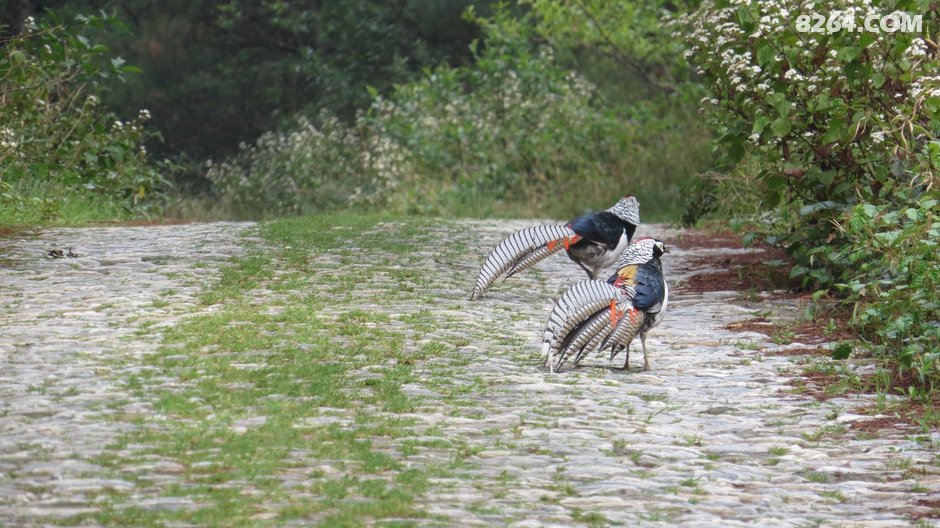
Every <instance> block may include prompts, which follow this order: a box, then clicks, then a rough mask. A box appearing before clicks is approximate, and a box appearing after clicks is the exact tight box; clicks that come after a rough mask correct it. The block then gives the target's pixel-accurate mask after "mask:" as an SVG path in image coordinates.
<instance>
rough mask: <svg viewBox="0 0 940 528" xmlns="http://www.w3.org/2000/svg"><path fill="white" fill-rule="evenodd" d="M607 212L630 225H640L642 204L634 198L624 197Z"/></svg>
mask: <svg viewBox="0 0 940 528" xmlns="http://www.w3.org/2000/svg"><path fill="white" fill-rule="evenodd" d="M607 211H608V212H611V213H614V214H615V215H617V218H620V219H621V220H623V221H624V222H626V223H628V224H633V225H634V226H638V225H640V202H639V201H638V200H637V199H636V198H635V197H633V196H624V197H623V198H621V199H620V201H618V202H617V203H615V204H614V206H613V207H611V208H610V209H608V210H607Z"/></svg>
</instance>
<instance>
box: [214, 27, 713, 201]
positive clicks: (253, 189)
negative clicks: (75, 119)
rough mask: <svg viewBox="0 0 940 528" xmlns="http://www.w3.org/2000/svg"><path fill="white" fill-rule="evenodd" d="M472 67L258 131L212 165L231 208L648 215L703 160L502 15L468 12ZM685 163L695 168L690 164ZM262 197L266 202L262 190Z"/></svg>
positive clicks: (688, 133)
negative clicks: (477, 40)
mask: <svg viewBox="0 0 940 528" xmlns="http://www.w3.org/2000/svg"><path fill="white" fill-rule="evenodd" d="M477 21H478V22H479V23H480V24H481V25H482V27H483V31H484V33H485V35H486V42H485V45H483V46H480V48H481V49H480V48H475V49H474V58H475V62H474V64H473V65H472V66H468V67H461V68H454V67H447V66H443V67H438V68H435V69H432V70H428V71H427V74H426V76H425V77H424V78H423V79H421V80H420V81H417V82H412V83H408V84H404V85H400V86H398V87H397V88H396V90H395V91H394V93H393V94H392V95H391V96H390V97H388V98H383V97H380V96H378V95H377V94H375V93H374V94H373V95H374V97H375V99H374V102H373V104H372V106H371V108H370V109H369V111H368V112H366V113H363V114H361V115H360V116H359V118H358V119H357V121H356V124H355V125H354V126H353V127H350V128H344V127H343V125H342V124H341V123H339V122H338V121H336V120H335V119H332V118H329V117H324V116H321V118H320V119H319V122H318V124H317V126H313V125H311V124H310V123H309V122H307V121H305V120H300V121H299V124H298V126H296V127H295V128H294V129H293V130H290V131H287V132H283V133H271V134H265V135H264V136H263V137H262V138H261V139H260V140H259V141H258V142H257V143H256V144H255V145H253V146H250V147H247V146H246V147H245V148H243V149H242V152H241V153H240V154H239V156H237V157H236V158H234V159H233V160H230V161H228V162H225V163H222V164H217V165H214V166H213V167H211V168H210V170H209V171H208V176H209V178H210V179H211V180H213V181H214V182H215V184H216V186H217V188H218V189H219V190H220V191H221V194H222V195H223V196H224V197H225V198H226V199H228V200H231V201H232V202H233V204H234V206H235V208H237V209H258V208H261V209H263V210H267V211H269V212H271V213H283V212H298V211H312V210H322V209H323V208H330V207H335V206H340V205H343V201H344V196H345V197H346V198H347V200H348V202H349V203H351V204H353V205H359V206H368V207H382V208H386V209H391V210H393V211H396V212H406V213H419V214H450V215H469V216H482V215H499V216H507V215H513V214H516V215H519V214H522V215H540V216H550V215H554V216H567V215H571V214H574V213H580V212H582V211H583V210H584V209H585V208H589V207H593V208H599V207H607V206H609V203H610V202H611V201H612V200H613V199H615V198H616V197H618V196H620V195H622V194H624V193H633V194H636V195H637V196H638V197H639V198H640V200H641V201H643V202H644V203H649V204H650V205H649V207H648V208H646V209H644V211H645V212H648V213H651V214H649V215H648V217H659V218H663V217H664V216H666V215H667V214H669V213H671V212H673V211H674V209H675V203H676V202H677V201H678V197H679V192H680V188H681V183H682V181H683V179H684V178H685V176H686V174H688V173H690V172H693V171H694V170H698V169H700V168H701V167H704V166H707V164H708V162H709V152H708V145H707V135H706V134H705V132H704V131H703V130H702V128H701V127H698V128H696V127H695V126H689V123H690V122H691V121H690V120H685V119H674V120H671V121H664V120H662V119H661V115H660V114H659V113H658V112H656V111H654V109H651V107H650V106H643V105H639V104H638V105H635V107H631V108H624V107H618V106H612V105H610V104H609V102H608V101H607V100H605V99H604V98H603V97H602V96H601V95H600V94H599V92H598V90H597V89H596V87H595V86H593V85H592V84H591V83H590V82H588V81H586V80H585V79H584V78H583V77H582V76H580V75H579V74H577V73H575V72H572V71H570V70H568V69H566V68H563V67H561V66H560V65H559V64H558V62H557V61H556V59H555V57H554V52H553V50H552V48H550V47H546V46H539V45H536V44H534V43H533V42H534V40H535V39H534V37H533V35H532V34H531V32H532V24H531V22H530V21H529V20H528V19H526V18H521V19H520V18H513V17H511V16H509V15H508V14H507V13H506V12H505V11H501V12H499V13H497V14H496V15H495V16H494V17H493V18H492V19H488V20H482V19H478V20H477ZM690 167H694V169H690ZM267 197H270V198H271V199H270V200H267Z"/></svg>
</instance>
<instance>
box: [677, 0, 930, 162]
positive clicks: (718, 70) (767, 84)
mask: <svg viewBox="0 0 940 528" xmlns="http://www.w3.org/2000/svg"><path fill="white" fill-rule="evenodd" d="M717 5H718V4H717V3H716V2H714V1H708V0H706V1H705V2H703V4H702V7H701V8H700V9H699V10H698V11H696V12H693V13H690V14H687V15H684V16H683V17H680V18H679V20H678V21H677V25H678V26H679V27H680V28H681V29H680V30H679V31H676V32H674V33H673V35H675V36H683V37H684V38H685V40H686V42H687V45H688V51H687V52H686V54H685V56H686V58H688V59H690V60H691V61H692V62H693V63H694V64H695V65H696V66H697V67H698V68H697V70H696V71H697V72H698V73H699V75H702V76H703V77H704V79H705V80H706V84H707V85H708V86H709V87H710V88H711V90H712V93H713V95H712V96H708V97H705V98H703V99H702V101H701V102H702V105H703V106H709V107H710V108H712V109H714V110H716V111H717V112H716V113H712V114H711V115H712V118H713V119H715V120H717V121H718V123H719V124H720V123H721V122H722V119H731V120H736V119H741V116H742V115H747V116H751V117H750V119H751V120H752V122H754V121H756V120H757V119H766V120H767V121H765V122H766V123H770V122H772V121H777V127H776V130H777V131H780V130H784V131H787V132H786V134H788V135H793V136H799V137H801V138H803V139H806V140H811V139H812V138H813V136H814V134H816V133H817V127H816V126H810V123H809V122H808V121H807V120H805V119H799V118H797V117H795V116H794V114H792V113H789V112H787V111H786V110H783V111H781V108H785V109H786V108H790V107H792V108H797V109H806V108H810V107H813V106H816V105H818V104H819V103H817V102H816V100H817V99H816V98H818V97H826V98H827V99H828V98H832V97H839V96H840V94H853V93H855V90H856V88H854V87H853V84H852V81H850V79H849V76H848V75H847V73H846V64H847V63H848V62H851V61H853V60H856V59H857V58H858V57H859V56H860V54H864V55H863V57H864V59H863V60H868V61H871V62H872V63H873V64H884V63H885V62H886V61H888V60H896V59H891V58H890V57H891V53H892V48H893V47H894V46H895V44H896V42H897V39H903V38H909V37H906V36H904V35H903V34H891V33H866V34H865V39H866V41H865V42H864V43H862V41H861V40H860V38H861V34H860V33H853V32H843V33H839V34H838V37H839V38H841V39H843V40H842V41H841V42H840V41H836V42H833V41H832V37H831V36H829V35H826V34H825V33H801V32H797V31H795V29H794V21H795V20H796V18H797V17H798V16H800V15H802V14H812V13H814V12H817V11H819V9H820V8H821V6H823V5H824V6H825V10H826V12H827V16H832V17H836V18H839V19H855V20H859V19H864V18H866V17H873V16H877V17H881V16H884V15H888V14H890V13H889V12H888V11H887V10H884V11H882V10H881V9H880V8H879V7H878V6H876V5H873V3H872V0H839V1H838V2H818V1H814V0H731V2H730V3H729V4H725V6H726V7H717ZM742 15H743V16H744V17H745V18H746V19H747V20H745V21H742V19H741V17H742ZM745 28H748V29H746V30H745ZM745 33H746V34H745ZM793 39H797V40H796V42H795V43H794V41H793ZM784 52H785V53H784ZM935 53H936V50H935V48H932V47H931V44H930V43H928V42H927V41H925V40H924V39H923V38H914V39H912V41H911V44H910V45H909V46H908V47H907V50H906V52H905V58H906V59H907V60H908V61H909V64H913V65H914V66H917V67H916V68H914V69H912V70H911V73H912V77H913V81H911V82H910V84H909V86H908V87H907V89H905V88H901V87H900V86H901V85H900V83H899V82H898V81H896V80H895V81H894V82H890V83H889V82H887V79H886V78H885V76H884V74H881V73H880V72H878V75H880V78H879V77H878V76H873V77H872V78H871V79H869V80H868V85H869V86H871V87H873V89H874V90H876V93H877V91H878V90H882V91H883V92H884V94H883V96H882V99H881V101H882V103H883V106H881V105H882V103H879V106H880V108H877V109H876V108H871V109H870V112H868V115H867V116H866V117H865V118H864V119H865V123H864V124H863V125H864V126H862V128H861V129H862V130H865V129H868V130H871V129H872V126H874V125H875V124H876V123H879V122H880V123H883V124H884V123H891V122H893V121H895V120H897V121H898V122H900V121H901V120H903V119H907V116H909V115H910V111H909V106H910V101H909V100H908V98H911V99H915V100H916V99H918V98H921V97H938V96H940V61H936V60H930V58H931V55H934V54H935ZM878 57H883V58H880V59H879V58H878ZM930 74H937V75H930ZM876 96H877V95H876ZM725 102H727V103H728V104H724V103H725ZM784 102H785V103H787V104H786V105H783V106H781V105H782V104H783V103H784ZM821 104H823V105H825V104H827V103H825V102H823V103H821ZM824 108H825V106H824ZM876 110H877V111H876ZM742 112H743V113H742ZM781 120H786V121H788V122H787V123H781ZM889 128H890V127H888V128H886V130H882V131H878V132H873V133H871V134H870V137H871V139H872V142H873V143H876V144H881V143H883V142H884V141H885V139H886V137H887V135H886V134H890V131H888V129H889ZM895 128H896V127H895ZM769 131H771V127H769V126H767V127H764V128H763V129H762V130H758V131H755V132H754V133H752V134H751V135H750V137H749V139H750V140H751V141H753V142H759V141H760V139H761V136H762V134H764V133H765V132H769ZM777 133H779V132H777ZM769 143H770V144H773V143H774V142H773V141H771V142H769Z"/></svg>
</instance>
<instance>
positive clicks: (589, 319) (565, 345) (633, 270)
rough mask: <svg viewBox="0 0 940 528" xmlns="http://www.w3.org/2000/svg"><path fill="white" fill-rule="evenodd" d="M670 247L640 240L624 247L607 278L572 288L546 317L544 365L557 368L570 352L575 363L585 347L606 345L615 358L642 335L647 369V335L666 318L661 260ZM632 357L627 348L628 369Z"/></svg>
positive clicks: (626, 364) (644, 239) (658, 242)
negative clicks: (615, 267)
mask: <svg viewBox="0 0 940 528" xmlns="http://www.w3.org/2000/svg"><path fill="white" fill-rule="evenodd" d="M667 252H668V249H667V248H666V246H665V244H663V243H662V242H661V241H659V240H655V239H652V238H642V239H638V240H637V241H636V243H634V244H633V245H632V246H630V247H629V248H627V250H626V251H624V253H623V256H622V257H621V259H620V262H619V263H618V267H617V272H616V273H614V274H613V275H611V276H610V278H609V279H607V280H606V281H598V280H588V281H582V282H579V283H577V284H575V285H574V286H572V287H571V288H569V289H568V291H566V292H565V293H564V294H563V295H562V296H561V298H559V299H558V302H556V303H555V307H554V308H553V309H552V313H551V315H550V316H549V318H548V324H547V325H546V328H545V337H544V339H543V341H542V355H543V358H544V362H545V363H544V364H548V366H549V368H550V369H551V371H552V372H555V371H556V370H558V369H559V368H561V366H562V365H563V364H564V363H565V361H566V360H567V359H568V358H569V357H571V356H573V357H574V359H573V361H572V363H573V364H575V365H577V363H578V361H580V360H581V357H582V356H583V355H584V354H585V353H586V352H590V351H592V350H594V349H599V350H604V349H606V348H608V347H609V348H611V355H610V359H611V360H612V359H613V358H614V357H615V356H616V355H617V354H618V353H619V352H620V351H621V350H623V349H626V348H628V347H629V345H630V343H631V342H632V341H633V339H634V338H635V337H636V336H637V334H639V336H640V342H641V343H642V344H643V369H644V370H649V368H650V364H649V355H648V354H647V351H646V334H647V333H648V332H649V331H650V330H652V329H653V328H654V327H655V326H656V325H658V324H659V323H660V321H662V319H663V316H664V314H665V313H666V305H667V303H668V299H669V288H668V287H667V286H666V281H665V279H664V278H663V268H662V263H661V262H660V260H659V257H660V256H662V255H663V254H664V253H667ZM556 355H557V356H558V358H557V361H556V360H555V356H556ZM629 361H630V356H629V351H628V352H627V361H626V362H625V364H624V368H625V369H626V368H627V367H629Z"/></svg>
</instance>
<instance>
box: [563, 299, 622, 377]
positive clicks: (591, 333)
mask: <svg viewBox="0 0 940 528" xmlns="http://www.w3.org/2000/svg"><path fill="white" fill-rule="evenodd" d="M611 330H613V328H611V326H610V308H601V310H600V311H599V312H596V313H595V314H594V315H592V316H591V318H590V319H588V320H587V322H585V323H584V324H582V325H581V326H579V327H577V328H576V329H575V331H573V332H571V333H569V334H568V337H567V338H566V339H565V343H564V344H563V346H562V349H561V354H560V355H559V357H558V361H557V362H556V363H555V369H554V370H556V371H557V370H558V369H560V368H561V366H562V365H564V364H565V361H566V360H567V359H568V358H569V357H571V356H572V355H574V360H573V361H572V363H573V364H575V365H577V364H578V361H581V356H582V355H583V354H584V353H585V352H587V351H588V347H590V346H591V345H592V343H593V342H594V338H595V337H597V336H598V335H606V334H607V333H609V332H610V331H611Z"/></svg>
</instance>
